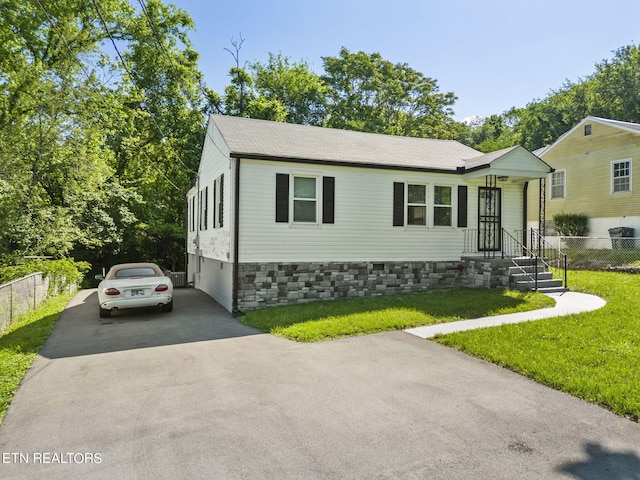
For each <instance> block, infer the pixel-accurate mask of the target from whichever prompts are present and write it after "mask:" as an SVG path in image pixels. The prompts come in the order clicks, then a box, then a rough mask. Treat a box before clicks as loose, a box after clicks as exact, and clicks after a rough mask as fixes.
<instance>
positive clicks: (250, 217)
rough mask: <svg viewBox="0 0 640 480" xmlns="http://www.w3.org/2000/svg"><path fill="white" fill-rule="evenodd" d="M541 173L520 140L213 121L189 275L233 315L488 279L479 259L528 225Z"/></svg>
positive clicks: (544, 169) (197, 192)
mask: <svg viewBox="0 0 640 480" xmlns="http://www.w3.org/2000/svg"><path fill="white" fill-rule="evenodd" d="M549 172H550V167H549V166H548V165H547V164H546V163H544V162H543V161H542V160H540V159H539V158H538V157H536V156H535V155H533V154H532V153H531V152H529V151H527V150H526V149H524V148H522V147H512V148H509V149H505V150H501V151H498V152H494V153H491V154H487V155H484V154H482V153H481V152H478V151H476V150H474V149H472V148H469V147H466V146H464V145H462V144H460V143H458V142H455V141H449V140H431V139H423V138H409V137H397V136H390V135H378V134H371V133H362V132H354V131H347V130H336V129H329V128H321V127H311V126H304V125H294V124H288V123H278V122H270V121H263V120H254V119H247V118H240V117H230V116H221V115H212V116H211V117H210V120H209V126H208V129H207V134H206V139H205V142H204V147H203V152H202V159H201V162H200V168H199V171H198V176H197V179H196V181H195V182H194V183H193V186H192V188H191V189H190V190H189V191H188V192H187V206H188V219H189V221H188V238H187V254H188V255H187V258H188V267H187V276H188V281H190V282H192V283H193V285H194V286H195V287H196V288H199V289H201V290H203V291H205V292H207V293H208V294H209V295H211V296H212V297H213V298H214V299H215V300H216V301H218V302H219V303H220V304H221V305H223V306H224V307H225V308H226V309H227V310H229V311H237V310H247V309H251V308H256V307H261V306H266V305H277V304H286V303H294V302H300V301H311V300H314V299H323V298H337V297H346V296H369V295H380V294H382V293H394V292H402V291H415V290H424V289H429V288H442V287H448V286H458V285H484V286H487V287H489V286H495V285H494V284H493V283H492V281H493V280H492V279H491V278H490V277H491V272H490V271H489V272H488V273H487V271H484V270H483V268H484V269H485V270H486V267H480V266H478V265H479V264H478V265H476V263H474V262H475V261H476V260H479V259H481V258H482V256H480V257H478V256H477V254H478V253H479V252H480V253H482V252H485V253H487V252H489V253H491V256H494V255H495V253H496V252H498V253H499V252H500V251H501V249H502V245H501V243H502V235H501V232H502V230H503V229H504V231H505V232H510V233H511V234H512V235H513V236H516V235H517V232H522V230H523V229H525V228H526V185H527V182H528V181H529V180H532V179H539V178H544V177H545V176H546V175H547V174H548V173H549ZM470 254H476V256H475V257H474V256H473V255H471V256H469V255H470ZM485 256H486V255H485ZM489 270H490V267H489Z"/></svg>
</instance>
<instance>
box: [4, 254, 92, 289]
mask: <svg viewBox="0 0 640 480" xmlns="http://www.w3.org/2000/svg"><path fill="white" fill-rule="evenodd" d="M90 268H91V265H89V264H88V263H87V262H76V261H74V260H73V259H71V258H63V259H60V260H22V261H20V263H17V264H16V265H10V266H4V267H0V285H1V284H3V283H7V282H11V281H12V280H17V279H18V278H22V277H26V276H27V275H31V274H32V273H36V272H42V273H43V274H44V276H45V277H49V281H50V282H49V293H50V294H51V293H54V294H55V293H57V292H60V291H62V290H63V289H64V288H65V287H67V286H68V285H78V284H80V282H81V281H82V278H83V277H84V275H85V273H87V272H88V271H89V269H90Z"/></svg>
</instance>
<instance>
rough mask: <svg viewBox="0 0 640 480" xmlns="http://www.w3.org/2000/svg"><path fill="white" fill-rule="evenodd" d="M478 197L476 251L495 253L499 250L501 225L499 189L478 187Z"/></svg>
mask: <svg viewBox="0 0 640 480" xmlns="http://www.w3.org/2000/svg"><path fill="white" fill-rule="evenodd" d="M479 188H480V191H479V195H478V250H480V251H481V252H496V251H499V250H500V241H501V238H502V235H500V232H501V230H502V225H501V222H500V217H501V213H502V202H501V198H500V197H501V189H499V188H496V187H479Z"/></svg>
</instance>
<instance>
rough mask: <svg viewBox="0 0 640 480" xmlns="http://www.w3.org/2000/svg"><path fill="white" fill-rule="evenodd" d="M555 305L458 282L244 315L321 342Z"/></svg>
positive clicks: (263, 326) (270, 328) (271, 329)
mask: <svg viewBox="0 0 640 480" xmlns="http://www.w3.org/2000/svg"><path fill="white" fill-rule="evenodd" d="M553 305H554V301H553V300H552V299H550V298H549V297H547V296H545V295H541V294H537V293H522V292H514V291H510V290H486V289H472V288H456V289H452V290H441V291H432V292H420V293H410V294H401V295H391V296H381V297H368V298H349V299H344V300H335V301H325V302H314V303H307V304H302V305H290V306H285V307H269V308H263V309H259V310H253V311H250V312H248V313H247V314H246V315H245V316H243V317H242V318H241V319H240V320H241V321H242V322H243V323H245V324H246V325H250V326H252V327H254V328H257V329H258V330H262V331H264V332H268V333H272V334H274V335H279V336H282V337H285V338H289V339H291V340H296V341H299V342H316V341H321V340H329V339H333V338H340V337H347V336H353V335H366V334H368V333H375V332H383V331H390V330H402V329H405V328H412V327H418V326H422V325H433V324H436V323H445V322H454V321H456V320H463V319H469V318H478V317H484V316H489V315H501V314H504V313H513V312H522V311H526V310H535V309H538V308H545V307H551V306H553Z"/></svg>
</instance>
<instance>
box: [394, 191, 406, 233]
mask: <svg viewBox="0 0 640 480" xmlns="http://www.w3.org/2000/svg"><path fill="white" fill-rule="evenodd" d="M393 226H394V227H403V226H404V183H402V182H393Z"/></svg>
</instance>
